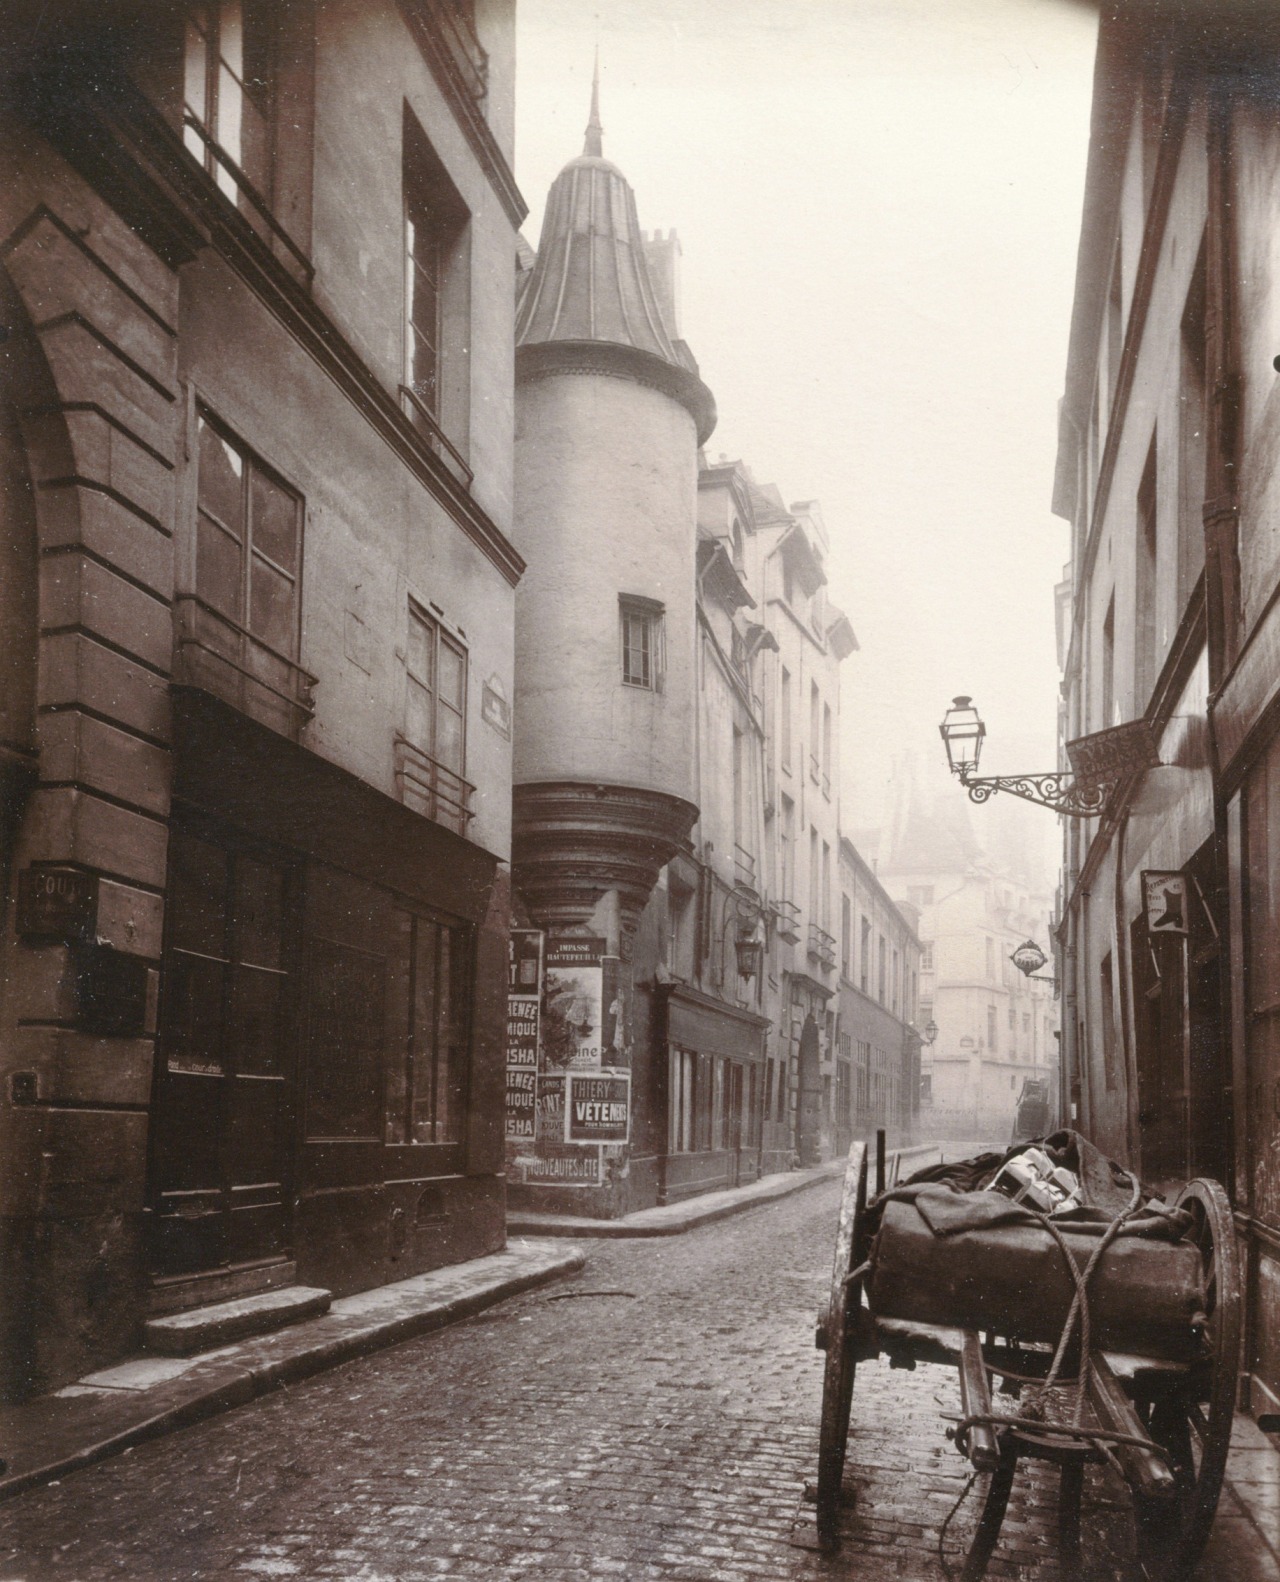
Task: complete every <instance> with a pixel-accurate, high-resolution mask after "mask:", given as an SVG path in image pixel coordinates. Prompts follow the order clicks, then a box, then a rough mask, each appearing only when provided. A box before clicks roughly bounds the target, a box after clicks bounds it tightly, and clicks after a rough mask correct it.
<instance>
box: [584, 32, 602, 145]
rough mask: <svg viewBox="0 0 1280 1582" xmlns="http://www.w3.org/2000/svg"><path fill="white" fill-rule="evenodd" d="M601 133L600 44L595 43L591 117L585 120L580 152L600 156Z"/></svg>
mask: <svg viewBox="0 0 1280 1582" xmlns="http://www.w3.org/2000/svg"><path fill="white" fill-rule="evenodd" d="M603 135H604V127H602V126H601V125H600V46H599V44H597V45H596V64H595V70H594V71H593V72H592V74H591V119H590V120H589V121H588V122H587V139H586V142H585V143H583V145H582V152H583V153H584V154H592V155H594V156H595V158H596V159H600V158H602V157H603V155H604V143H603V141H602V138H603Z"/></svg>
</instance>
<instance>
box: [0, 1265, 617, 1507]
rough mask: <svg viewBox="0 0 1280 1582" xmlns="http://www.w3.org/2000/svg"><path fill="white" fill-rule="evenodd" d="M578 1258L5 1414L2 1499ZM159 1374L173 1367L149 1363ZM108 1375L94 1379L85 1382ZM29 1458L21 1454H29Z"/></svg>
mask: <svg viewBox="0 0 1280 1582" xmlns="http://www.w3.org/2000/svg"><path fill="white" fill-rule="evenodd" d="M585 1263H586V1254H585V1252H584V1251H583V1250H582V1249H581V1248H580V1247H564V1246H557V1247H552V1246H547V1245H545V1244H539V1243H538V1242H534V1241H521V1242H520V1243H518V1244H517V1245H516V1246H511V1247H508V1248H507V1249H506V1250H505V1251H503V1252H500V1253H492V1254H490V1255H489V1256H488V1257H486V1258H477V1259H475V1260H473V1261H472V1262H471V1263H466V1264H459V1265H454V1266H453V1267H450V1268H446V1269H439V1270H436V1271H434V1272H433V1273H431V1274H426V1275H418V1276H416V1277H414V1278H413V1279H409V1280H404V1281H400V1282H398V1283H397V1284H396V1285H391V1286H380V1287H378V1288H376V1289H375V1290H373V1291H366V1292H361V1293H360V1294H359V1295H357V1296H354V1297H343V1298H339V1299H338V1300H337V1301H335V1302H334V1304H333V1306H332V1308H331V1309H330V1311H329V1312H328V1313H327V1314H325V1315H323V1316H322V1317H318V1318H313V1319H309V1320H305V1321H303V1322H301V1323H299V1324H295V1325H291V1326H289V1327H288V1328H286V1329H282V1330H276V1331H275V1332H273V1333H271V1334H268V1335H262V1336H259V1337H257V1338H256V1339H254V1340H249V1341H244V1342H241V1343H239V1344H236V1345H231V1346H224V1347H222V1348H220V1349H219V1350H217V1351H214V1352H209V1353H207V1354H206V1355H205V1356H204V1357H201V1358H197V1359H194V1360H192V1361H191V1363H190V1366H189V1367H186V1368H185V1369H184V1370H183V1371H182V1372H181V1373H179V1374H178V1375H177V1376H175V1377H172V1378H169V1379H167V1380H166V1379H163V1378H162V1379H161V1381H160V1382H158V1383H156V1384H154V1385H152V1386H150V1387H144V1388H124V1387H121V1388H111V1387H108V1386H101V1387H98V1386H95V1385H93V1384H84V1385H81V1386H77V1387H75V1388H74V1391H73V1393H72V1394H70V1395H68V1394H66V1393H65V1392H62V1393H60V1394H57V1395H47V1396H41V1397H38V1398H37V1399H35V1400H33V1401H28V1402H25V1403H24V1404H23V1405H21V1406H16V1407H11V1408H8V1409H6V1410H4V1411H3V1412H0V1455H2V1456H4V1458H5V1459H6V1460H7V1461H8V1464H9V1465H8V1470H7V1471H6V1472H5V1473H4V1474H3V1475H0V1500H4V1499H8V1498H11V1497H12V1496H14V1495H17V1494H21V1493H22V1492H23V1491H24V1490H26V1489H30V1488H34V1487H36V1486H37V1485H39V1484H42V1483H49V1482H52V1481H54V1480H55V1479H57V1478H60V1477H62V1476H63V1475H64V1474H66V1473H69V1472H75V1471H78V1470H79V1469H80V1468H82V1467H87V1466H91V1465H92V1464H93V1463H94V1462H95V1461H102V1460H104V1459H105V1458H106V1457H108V1456H113V1455H118V1454H119V1453H120V1452H121V1451H123V1450H127V1449H130V1448H131V1447H132V1446H134V1445H138V1444H142V1443H143V1442H144V1441H146V1440H148V1439H154V1438H157V1437H159V1436H160V1435H162V1434H167V1433H171V1432H173V1431H174V1430H175V1429H178V1428H186V1427H188V1426H190V1425H191V1424H192V1423H197V1422H200V1421H202V1420H203V1419H205V1418H208V1417H213V1416H216V1415H217V1414H219V1413H221V1412H226V1411H230V1410H231V1409H232V1408H233V1407H236V1406H244V1405H246V1404H247V1403H248V1402H249V1401H252V1400H256V1399H257V1398H258V1397H259V1396H263V1395H267V1394H269V1393H270V1392H272V1391H273V1390H277V1389H280V1388H281V1387H282V1386H285V1385H288V1384H293V1383H296V1382H298V1381H299V1380H302V1379H305V1378H307V1377H309V1376H310V1375H311V1374H314V1373H319V1372H321V1371H323V1370H324V1369H326V1368H332V1367H336V1366H337V1365H338V1364H339V1363H343V1362H350V1361H353V1360H354V1359H355V1358H357V1357H362V1356H365V1355H367V1354H369V1353H370V1352H374V1351H379V1350H381V1349H383V1348H384V1347H387V1346H395V1345H398V1344H400V1342H402V1341H405V1340H410V1339H412V1338H414V1337H415V1336H418V1335H423V1334H428V1333H430V1332H431V1331H432V1330H436V1329H442V1328H444V1327H445V1326H446V1325H447V1324H454V1323H457V1322H458V1321H459V1320H460V1319H464V1318H470V1317H472V1316H473V1315H474V1314H476V1313H479V1312H482V1311H483V1310H484V1309H485V1308H488V1307H492V1306H494V1305H495V1304H496V1303H498V1302H502V1301H505V1300H506V1299H507V1298H509V1297H512V1296H518V1295H519V1294H520V1293H521V1292H523V1291H529V1290H532V1289H534V1288H536V1287H538V1286H542V1285H547V1284H549V1283H550V1282H551V1281H553V1280H558V1279H561V1278H563V1277H564V1276H565V1275H570V1274H576V1273H577V1272H578V1271H579V1270H581V1269H582V1268H583V1266H584V1265H585ZM145 1360H146V1361H147V1362H148V1363H152V1364H156V1365H157V1366H158V1367H159V1369H160V1371H161V1372H163V1365H164V1364H167V1363H168V1364H171V1363H172V1361H173V1359H169V1358H161V1357H158V1356H156V1357H148V1358H147V1359H145ZM112 1371H113V1370H110V1369H107V1370H104V1374H91V1375H89V1376H88V1377H89V1379H91V1380H93V1379H98V1378H102V1377H103V1376H104V1375H109V1374H110V1373H111V1372H112ZM24 1452H26V1453H24Z"/></svg>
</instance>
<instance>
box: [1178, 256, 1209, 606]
mask: <svg viewBox="0 0 1280 1582" xmlns="http://www.w3.org/2000/svg"><path fill="white" fill-rule="evenodd" d="M1181 354H1182V355H1181V388H1180V391H1179V407H1180V411H1179V418H1178V599H1177V611H1178V615H1179V616H1180V615H1181V613H1182V610H1183V608H1184V607H1185V605H1186V602H1187V599H1188V598H1189V597H1190V594H1191V590H1192V588H1193V587H1194V586H1195V583H1196V578H1197V577H1198V576H1199V575H1200V573H1201V571H1202V570H1203V569H1204V485H1205V452H1206V442H1205V426H1206V414H1207V412H1208V410H1209V402H1210V391H1209V389H1208V384H1207V374H1208V358H1207V356H1206V349H1205V255H1204V244H1203V242H1202V243H1201V245H1200V256H1199V258H1198V259H1197V260H1196V267H1195V271H1194V273H1193V274H1192V276H1191V285H1190V287H1189V288H1188V291H1187V301H1186V306H1185V307H1184V308H1183V311H1182V336H1181Z"/></svg>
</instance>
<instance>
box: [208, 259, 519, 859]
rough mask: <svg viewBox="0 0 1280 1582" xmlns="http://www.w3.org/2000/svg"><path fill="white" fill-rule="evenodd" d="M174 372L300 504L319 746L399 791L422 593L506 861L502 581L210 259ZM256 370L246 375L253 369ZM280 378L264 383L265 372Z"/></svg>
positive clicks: (480, 840) (484, 819)
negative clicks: (437, 629)
mask: <svg viewBox="0 0 1280 1582" xmlns="http://www.w3.org/2000/svg"><path fill="white" fill-rule="evenodd" d="M181 304H182V307H181V326H180V342H179V344H180V348H181V353H180V357H181V362H180V373H181V376H182V377H183V379H184V380H185V381H186V385H187V388H188V389H189V391H190V392H191V394H192V398H193V400H199V401H203V402H205V403H207V405H208V406H209V407H210V408H211V409H212V411H213V412H215V413H216V414H217V416H218V417H220V418H221V419H222V420H223V421H224V422H225V423H226V424H227V425H228V426H229V427H230V428H231V429H232V430H233V431H234V432H235V433H236V434H238V435H239V436H240V437H242V438H243V439H244V440H245V441H246V442H247V443H248V444H249V445H250V446H251V447H252V449H253V450H255V451H256V452H257V453H258V455H259V456H261V457H262V459H263V460H264V461H266V462H267V463H269V464H270V465H271V466H272V467H273V468H275V469H276V470H277V471H278V472H279V473H280V474H281V475H282V476H283V477H284V478H285V480H286V481H287V482H289V483H291V484H292V485H293V486H294V487H295V488H296V489H297V490H298V491H299V493H300V494H301V495H302V497H303V499H304V501H305V502H306V514H305V526H304V531H303V569H302V612H303V626H302V643H301V650H300V663H301V664H302V666H303V667H304V669H307V670H309V671H311V672H312V673H313V674H314V675H316V676H318V677H319V684H318V686H317V687H316V694H315V696H316V714H315V718H314V719H313V720H312V721H311V722H310V724H309V725H307V726H306V727H305V729H304V731H303V735H302V743H303V745H304V746H305V747H307V748H308V749H309V750H310V751H312V752H315V753H318V754H319V755H320V756H321V757H323V758H327V759H329V760H330V761H331V762H333V763H336V764H339V765H341V767H342V768H344V769H347V770H349V771H350V772H351V773H352V774H355V775H357V776H358V777H359V778H360V779H362V780H365V781H367V782H368V783H369V784H371V785H374V786H377V787H378V789H379V790H382V791H385V792H386V793H387V794H388V795H389V796H395V795H397V792H396V786H395V779H394V767H395V765H394V745H393V737H394V734H395V732H396V731H397V730H401V729H403V727H404V721H405V645H406V642H407V631H408V603H409V599H410V598H411V597H412V598H413V599H414V600H416V601H417V602H418V603H419V604H420V605H421V606H422V607H423V608H424V609H426V610H428V611H429V612H431V611H432V608H433V607H434V612H436V613H438V615H439V618H440V619H441V620H442V622H443V624H444V625H445V626H446V627H447V628H448V629H449V630H451V631H453V632H454V633H456V634H458V635H459V636H461V637H462V639H463V640H464V642H465V644H466V646H467V649H468V653H469V666H468V671H469V673H468V685H467V749H466V778H467V779H468V780H470V781H472V782H473V783H474V784H475V785H476V787H477V791H476V797H475V808H476V816H475V818H474V819H473V820H472V822H471V824H470V826H469V827H468V832H467V833H468V838H469V839H471V840H473V841H475V842H476V843H477V844H478V845H481V846H483V847H485V849H486V850H488V851H491V852H493V853H494V854H495V855H496V856H499V857H502V858H504V859H505V858H506V857H507V856H508V855H509V852H510V841H511V770H510V755H511V747H510V743H509V742H508V741H507V740H506V738H505V737H503V736H502V735H500V734H499V732H498V731H496V730H495V729H494V727H493V726H492V725H490V724H488V723H487V722H485V721H484V720H482V718H481V700H482V694H483V688H484V685H485V683H486V681H488V682H491V683H494V684H496V685H498V686H500V687H501V689H502V690H503V692H504V694H505V696H506V698H507V699H510V698H511V696H512V690H513V679H512V677H513V655H512V635H511V633H512V622H513V611H514V593H513V590H512V588H511V587H510V585H509V584H508V583H507V581H506V579H505V578H504V577H503V575H502V574H501V573H500V572H499V571H498V570H497V568H496V567H494V566H493V565H492V564H491V563H490V562H489V561H488V560H487V559H486V558H485V556H484V555H483V554H482V553H481V551H480V550H479V549H478V548H477V547H476V546H475V545H474V544H473V543H472V542H471V541H470V540H469V539H468V538H467V537H466V536H465V534H464V533H463V532H462V531H461V529H459V528H458V527H457V526H456V525H455V524H454V522H453V521H452V520H451V519H450V517H449V516H448V515H447V514H446V513H445V511H444V510H443V508H442V507H441V506H440V505H439V504H438V503H437V501H436V500H435V499H434V498H433V497H432V496H431V495H430V494H429V493H428V492H427V490H426V489H425V488H424V487H423V486H422V485H421V484H420V483H419V482H418V480H417V479H416V478H415V477H414V476H413V475H412V474H411V473H410V472H409V470H408V469H407V468H406V467H405V466H404V465H403V464H402V463H401V462H400V461H399V459H398V458H397V457H395V456H394V455H393V454H392V452H391V451H390V450H389V449H388V447H387V446H386V445H385V443H384V442H383V441H382V440H381V439H380V438H379V437H378V435H377V434H376V433H375V432H374V431H373V429H372V428H371V427H370V426H369V424H368V423H367V422H366V421H365V419H364V417H363V416H362V415H361V413H360V412H359V411H358V410H357V409H356V408H355V407H353V406H352V404H351V403H350V402H349V401H348V400H347V399H346V398H345V397H344V396H343V395H342V393H341V392H340V391H339V390H338V389H337V388H336V387H335V386H334V385H333V384H332V382H331V381H329V380H328V379H327V378H325V377H324V376H323V375H322V374H321V373H320V372H319V370H318V369H316V367H315V365H314V364H313V363H312V362H311V360H310V358H309V357H308V356H307V355H306V353H305V352H304V351H303V350H302V348H301V347H300V346H299V345H298V344H297V343H296V341H294V339H293V338H292V337H291V336H290V335H288V334H287V333H286V332H285V331H284V330H283V329H282V328H281V327H280V326H279V325H278V324H277V322H276V321H275V320H274V319H273V318H272V317H271V315H269V314H268V313H267V312H266V310H265V308H263V306H262V304H261V303H260V302H259V301H258V300H257V298H256V297H255V296H254V295H253V293H252V292H250V291H249V290H248V288H247V287H246V286H245V285H244V284H243V283H242V282H241V281H240V280H239V279H238V278H237V277H236V276H235V275H234V274H233V273H232V272H231V271H230V270H229V269H228V268H227V267H226V265H225V264H224V263H223V262H222V261H221V260H220V259H219V258H218V257H217V256H216V255H214V254H213V253H211V252H206V253H204V254H202V255H201V256H200V257H199V258H198V259H197V260H195V261H194V262H193V263H191V264H190V265H188V266H187V268H186V269H185V270H184V271H183V276H182V293H181ZM247 367H253V368H256V369H257V370H258V374H257V376H256V377H254V378H252V379H246V378H245V377H244V373H243V371H244V369H245V368H247ZM268 368H269V369H270V370H271V373H270V376H267V373H266V370H267V369H268ZM193 472H194V468H188V469H186V484H185V488H184V489H183V490H182V493H181V497H180V498H181V501H182V504H181V507H180V513H181V522H180V538H179V565H180V568H181V570H180V585H182V586H186V587H191V586H193V585H194V561H193V549H192V544H193V535H194V513H195V499H194V478H193V477H192V476H191V474H192V473H193Z"/></svg>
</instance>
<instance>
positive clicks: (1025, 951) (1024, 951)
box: [1009, 939, 1058, 989]
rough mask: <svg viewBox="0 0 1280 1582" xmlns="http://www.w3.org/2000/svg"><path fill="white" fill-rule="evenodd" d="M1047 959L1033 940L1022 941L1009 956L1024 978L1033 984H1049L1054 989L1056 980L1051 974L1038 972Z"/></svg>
mask: <svg viewBox="0 0 1280 1582" xmlns="http://www.w3.org/2000/svg"><path fill="white" fill-rule="evenodd" d="M1048 959H1049V958H1048V956H1046V955H1045V953H1044V951H1043V950H1041V949H1040V947H1039V945H1037V944H1036V942H1035V940H1034V939H1024V940H1023V942H1022V944H1020V945H1019V946H1018V948H1017V950H1015V951H1013V952H1012V953H1011V954H1010V956H1009V960H1010V961H1011V962H1012V963H1013V964H1014V966H1015V967H1016V968H1017V969H1018V971H1019V972H1020V973H1021V974H1022V975H1023V977H1024V978H1030V979H1031V981H1032V982H1033V983H1051V984H1053V986H1054V988H1055V989H1056V988H1057V987H1058V980H1057V979H1056V978H1055V977H1053V976H1052V974H1050V973H1046V972H1041V971H1040V969H1041V967H1043V966H1044V964H1045V963H1046V962H1047V961H1048Z"/></svg>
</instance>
